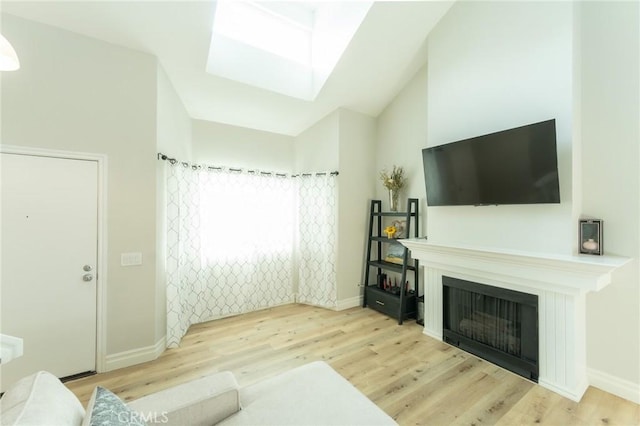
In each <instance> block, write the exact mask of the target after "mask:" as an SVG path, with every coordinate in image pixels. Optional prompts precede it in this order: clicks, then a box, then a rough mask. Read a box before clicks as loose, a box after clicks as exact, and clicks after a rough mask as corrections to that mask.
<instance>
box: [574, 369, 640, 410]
mask: <svg viewBox="0 0 640 426" xmlns="http://www.w3.org/2000/svg"><path fill="white" fill-rule="evenodd" d="M587 378H588V379H589V384H590V385H591V386H593V387H596V388H598V389H602V390H603V391H605V392H609V393H612V394H614V395H616V396H619V397H620V398H624V399H627V400H629V401H631V402H635V403H636V404H640V384H638V383H633V382H631V381H629V380H625V379H621V378H619V377H616V376H612V375H611V374H607V373H604V372H602V371H600V370H594V369H593V368H588V369H587Z"/></svg>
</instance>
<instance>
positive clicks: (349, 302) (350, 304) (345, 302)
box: [335, 296, 362, 311]
mask: <svg viewBox="0 0 640 426" xmlns="http://www.w3.org/2000/svg"><path fill="white" fill-rule="evenodd" d="M356 306H362V296H355V297H350V298H348V299H342V300H338V303H337V305H336V308H335V310H336V311H344V310H346V309H351V308H355V307H356Z"/></svg>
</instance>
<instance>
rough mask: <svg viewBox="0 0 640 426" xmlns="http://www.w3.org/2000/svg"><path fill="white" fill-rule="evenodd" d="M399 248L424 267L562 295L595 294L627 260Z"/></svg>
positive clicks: (424, 244) (413, 242)
mask: <svg viewBox="0 0 640 426" xmlns="http://www.w3.org/2000/svg"><path fill="white" fill-rule="evenodd" d="M400 242H401V243H402V244H404V245H405V246H406V247H408V248H409V249H410V250H411V253H412V256H413V257H415V258H418V259H420V260H422V261H424V262H426V263H424V265H425V266H427V267H428V266H429V265H431V266H433V267H443V266H444V267H446V269H451V268H452V267H453V268H455V269H458V270H460V271H461V272H465V271H469V272H471V271H473V272H474V273H478V272H486V273H490V274H491V276H492V277H493V278H499V277H500V276H505V277H509V278H510V280H509V281H513V278H516V279H517V280H518V281H521V280H524V281H526V284H527V286H532V287H534V288H538V287H539V288H541V289H550V288H549V287H550V286H551V287H552V289H553V290H554V291H559V292H562V293H574V292H576V291H581V292H590V291H599V290H601V289H603V288H604V287H606V286H607V285H609V284H610V283H611V273H612V272H613V271H614V270H616V269H617V268H619V267H621V266H623V265H625V264H626V263H628V262H629V261H631V259H630V258H626V257H619V256H593V255H560V254H550V253H535V252H528V251H515V250H501V249H496V248H485V247H471V246H462V245H450V244H441V243H434V242H428V241H427V240H424V239H417V238H411V239H403V240H400Z"/></svg>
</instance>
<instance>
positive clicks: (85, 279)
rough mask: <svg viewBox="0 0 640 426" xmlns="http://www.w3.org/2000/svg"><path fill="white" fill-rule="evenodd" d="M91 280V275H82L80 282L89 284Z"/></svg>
mask: <svg viewBox="0 0 640 426" xmlns="http://www.w3.org/2000/svg"><path fill="white" fill-rule="evenodd" d="M92 279H93V275H91V274H84V275H83V276H82V281H87V282H89V281H91V280H92Z"/></svg>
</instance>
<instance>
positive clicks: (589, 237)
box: [578, 219, 603, 256]
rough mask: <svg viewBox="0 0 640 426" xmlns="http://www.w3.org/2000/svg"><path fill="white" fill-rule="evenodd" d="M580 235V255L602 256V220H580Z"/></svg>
mask: <svg viewBox="0 0 640 426" xmlns="http://www.w3.org/2000/svg"><path fill="white" fill-rule="evenodd" d="M578 235H579V241H578V244H579V250H580V253H583V254H595V255H598V256H602V254H603V251H602V220H601V219H580V228H579V230H578Z"/></svg>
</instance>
